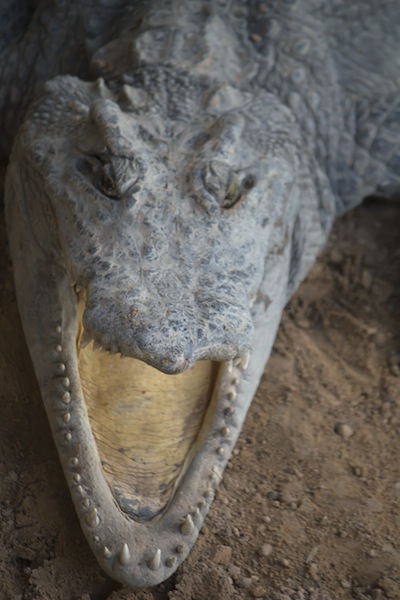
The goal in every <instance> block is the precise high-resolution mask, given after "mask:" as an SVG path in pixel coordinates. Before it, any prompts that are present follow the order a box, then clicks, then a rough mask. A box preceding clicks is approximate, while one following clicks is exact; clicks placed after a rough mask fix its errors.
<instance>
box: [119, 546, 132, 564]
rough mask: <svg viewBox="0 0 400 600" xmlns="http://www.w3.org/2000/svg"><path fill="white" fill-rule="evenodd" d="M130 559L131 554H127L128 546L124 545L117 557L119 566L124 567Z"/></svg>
mask: <svg viewBox="0 0 400 600" xmlns="http://www.w3.org/2000/svg"><path fill="white" fill-rule="evenodd" d="M130 558H131V553H130V552H129V548H128V544H124V545H123V546H122V550H121V552H120V555H119V562H120V563H121V565H123V566H125V565H127V564H128V562H129V560H130Z"/></svg>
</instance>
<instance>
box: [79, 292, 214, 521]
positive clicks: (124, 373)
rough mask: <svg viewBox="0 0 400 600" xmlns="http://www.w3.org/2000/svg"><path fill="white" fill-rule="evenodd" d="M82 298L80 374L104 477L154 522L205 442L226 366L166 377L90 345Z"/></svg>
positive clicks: (138, 516) (137, 513)
mask: <svg viewBox="0 0 400 600" xmlns="http://www.w3.org/2000/svg"><path fill="white" fill-rule="evenodd" d="M79 298H80V300H79V303H78V304H79V309H78V328H77V329H78V338H77V357H78V367H79V376H80V381H81V386H82V391H83V400H84V402H85V405H86V409H87V412H88V416H89V420H90V426H91V429H92V433H93V436H94V439H95V441H96V445H97V450H98V453H99V457H100V461H101V465H102V468H103V472H104V476H105V479H106V481H107V483H108V485H109V487H110V489H111V491H112V494H113V496H114V497H115V499H116V501H117V502H118V505H119V507H120V508H121V509H122V510H123V511H124V512H125V513H126V514H127V515H129V516H130V517H132V518H134V519H135V520H136V521H142V522H144V521H148V520H151V519H153V518H154V517H156V516H157V515H159V514H160V513H161V512H162V511H163V510H164V509H165V508H166V507H167V506H168V503H169V501H170V500H171V498H172V497H173V495H174V491H175V490H176V489H177V486H178V485H179V482H180V480H181V479H182V478H183V477H184V474H185V471H186V469H187V467H188V466H189V465H190V463H191V460H192V458H193V456H194V455H195V454H196V452H197V450H198V448H199V446H200V445H201V442H202V440H204V436H205V435H206V433H207V430H208V426H209V422H210V419H211V417H212V412H213V408H214V405H215V396H216V394H215V391H216V389H217V387H218V385H217V380H218V371H219V369H220V364H219V363H217V362H214V361H210V360H204V361H199V362H196V363H195V364H194V365H193V366H192V367H191V368H190V369H189V370H187V371H185V372H183V373H180V374H178V375H166V374H164V373H162V372H161V371H158V370H157V369H155V368H153V367H151V366H149V365H147V364H146V363H144V362H143V361H140V360H137V359H134V358H123V359H122V360H121V355H120V354H114V355H111V354H110V353H109V352H107V351H103V350H101V349H99V348H98V347H97V346H98V345H97V344H96V343H95V342H94V341H92V342H91V343H89V344H88V343H87V340H86V342H85V344H84V346H85V347H82V334H83V326H82V314H83V310H84V307H85V300H84V297H83V294H82V292H81V293H80V295H79ZM95 348H96V349H95Z"/></svg>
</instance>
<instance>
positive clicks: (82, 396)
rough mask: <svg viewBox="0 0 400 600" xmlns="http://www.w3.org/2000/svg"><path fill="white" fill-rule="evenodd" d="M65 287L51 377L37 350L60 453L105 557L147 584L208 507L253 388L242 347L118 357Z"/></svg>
mask: <svg viewBox="0 0 400 600" xmlns="http://www.w3.org/2000/svg"><path fill="white" fill-rule="evenodd" d="M65 283H66V285H68V284H67V281H66V282H65ZM67 289H68V288H66V289H65V294H64V304H63V309H62V311H61V315H62V317H61V321H58V324H57V325H55V327H54V330H53V331H54V335H55V343H54V346H52V347H53V350H52V354H51V356H52V360H53V361H55V371H53V373H54V375H53V376H52V377H51V378H49V377H48V369H47V368H46V362H45V361H42V360H41V357H40V356H39V355H38V354H35V355H34V359H35V358H36V370H37V375H38V379H39V382H40V384H41V390H42V395H43V400H44V403H45V406H46V410H47V413H48V416H49V421H50V424H51V427H52V431H53V435H54V438H55V441H56V445H57V449H58V452H59V455H60V459H61V463H62V465H63V469H64V472H65V476H66V479H67V481H68V483H69V486H70V490H71V496H72V499H73V502H74V504H75V508H76V511H77V514H78V517H79V519H80V522H81V526H82V529H83V532H84V534H85V536H86V538H87V540H88V542H89V545H90V546H91V548H92V550H93V552H94V554H95V556H96V558H97V560H98V562H99V563H100V565H101V566H102V567H103V569H104V570H105V571H106V572H108V573H109V574H110V575H111V576H112V577H113V578H115V579H117V580H119V581H121V582H122V583H124V584H127V585H129V586H131V587H134V588H141V587H148V586H152V585H156V584H157V583H160V582H162V581H164V580H165V579H167V578H168V577H169V576H170V575H171V574H172V573H173V572H174V571H175V570H176V568H177V567H178V566H179V564H180V563H181V562H182V561H183V560H184V559H185V558H186V556H187V554H188V553H189V551H190V550H191V548H192V546H193V544H194V542H195V541H196V539H197V536H198V534H199V531H200V529H201V526H202V523H203V520H204V518H205V516H206V514H207V512H208V510H209V508H210V505H211V503H212V500H213V497H214V494H215V489H216V487H217V486H218V485H219V482H220V480H221V477H222V473H223V470H224V468H225V465H226V463H227V461H228V459H229V456H230V453H231V450H232V448H233V446H234V444H235V442H236V439H237V437H238V435H239V431H240V427H241V425H242V423H243V420H244V417H245V414H246V411H247V408H248V406H249V403H250V400H251V397H252V393H253V391H254V389H253V387H254V386H253V383H251V389H250V388H249V389H248V390H247V386H248V385H249V384H248V382H247V380H246V377H244V370H245V369H247V360H248V357H247V356H243V357H242V358H241V359H240V360H238V361H237V362H236V364H234V363H233V362H232V361H226V362H224V361H221V362H218V361H214V360H200V361H197V362H195V363H194V365H193V366H192V367H190V368H189V369H187V370H186V371H184V372H182V373H179V374H175V375H167V374H165V373H162V372H161V371H158V370H157V369H155V368H153V367H151V366H149V365H148V364H146V363H145V362H143V361H140V360H138V359H135V358H129V357H127V358H123V359H122V360H121V355H120V354H119V353H118V354H112V353H110V352H108V351H104V350H101V349H100V348H98V346H99V340H97V341H93V340H88V337H87V333H86V332H85V330H84V328H83V323H82V317H83V314H84V310H85V307H86V299H85V292H84V291H80V292H79V293H78V294H76V293H75V291H74V290H73V289H72V288H71V287H70V286H69V290H68V292H67ZM66 298H69V300H68V301H67V300H66ZM56 340H57V341H56Z"/></svg>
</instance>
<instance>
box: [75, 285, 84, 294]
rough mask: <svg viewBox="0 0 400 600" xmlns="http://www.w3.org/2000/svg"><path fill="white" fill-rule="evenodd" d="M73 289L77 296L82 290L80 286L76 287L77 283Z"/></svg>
mask: <svg viewBox="0 0 400 600" xmlns="http://www.w3.org/2000/svg"><path fill="white" fill-rule="evenodd" d="M75 289H76V293H77V294H79V292H81V291H82V290H83V287H82V286H81V285H78V284H77V283H76V284H75Z"/></svg>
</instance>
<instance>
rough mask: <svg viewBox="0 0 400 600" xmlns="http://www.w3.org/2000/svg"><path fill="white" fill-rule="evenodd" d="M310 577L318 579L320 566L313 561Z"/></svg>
mask: <svg viewBox="0 0 400 600" xmlns="http://www.w3.org/2000/svg"><path fill="white" fill-rule="evenodd" d="M309 571H310V577H311V579H314V581H316V580H317V579H318V567H317V565H316V564H315V563H311V565H310V567H309Z"/></svg>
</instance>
